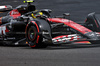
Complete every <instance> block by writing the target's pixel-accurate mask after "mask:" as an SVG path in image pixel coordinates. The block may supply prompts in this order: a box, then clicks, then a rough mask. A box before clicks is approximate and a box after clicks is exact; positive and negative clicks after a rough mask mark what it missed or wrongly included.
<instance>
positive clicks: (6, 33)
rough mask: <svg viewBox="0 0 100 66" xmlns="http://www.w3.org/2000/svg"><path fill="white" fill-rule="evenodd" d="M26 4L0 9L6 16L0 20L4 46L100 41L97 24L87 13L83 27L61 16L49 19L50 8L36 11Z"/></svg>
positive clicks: (43, 45) (99, 24)
mask: <svg viewBox="0 0 100 66" xmlns="http://www.w3.org/2000/svg"><path fill="white" fill-rule="evenodd" d="M24 2H26V3H28V5H20V6H18V7H16V8H15V9H12V6H10V5H6V6H0V12H5V11H9V13H8V14H7V15H6V16H4V17H1V18H0V41H1V42H4V44H7V45H18V44H20V43H22V42H24V41H25V43H26V44H28V45H29V46H30V47H47V46H48V45H51V44H53V45H60V44H69V43H72V42H79V41H89V42H91V43H93V44H96V43H99V42H100V22H99V20H98V19H97V18H96V16H95V14H94V13H90V14H89V15H88V17H87V19H86V21H85V23H83V24H78V23H75V22H74V21H72V20H70V19H66V17H68V16H70V14H69V13H64V14H63V16H56V17H51V16H50V12H51V10H50V9H42V10H36V8H35V6H34V5H31V4H30V3H31V2H33V0H30V1H24Z"/></svg>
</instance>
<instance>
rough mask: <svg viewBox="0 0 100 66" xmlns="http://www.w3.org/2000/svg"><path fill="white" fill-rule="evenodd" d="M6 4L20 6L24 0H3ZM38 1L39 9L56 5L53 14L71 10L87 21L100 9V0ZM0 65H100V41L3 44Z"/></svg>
mask: <svg viewBox="0 0 100 66" xmlns="http://www.w3.org/2000/svg"><path fill="white" fill-rule="evenodd" d="M5 4H11V5H12V6H13V7H16V6H17V5H19V4H23V3H22V0H0V5H5ZM34 4H35V5H36V6H37V9H44V8H49V9H52V10H53V12H52V15H53V16H56V15H58V16H59V15H62V14H63V13H65V12H69V13H71V19H72V20H73V21H76V22H78V21H81V22H84V20H85V19H86V16H87V14H88V13H90V12H96V13H97V14H99V13H100V7H99V6H100V0H36V2H35V3H34ZM3 15H4V14H3ZM0 16H2V15H0ZM0 66H100V45H99V44H95V45H91V44H88V45H87V44H80V45H78V44H73V45H70V44H69V45H62V46H49V47H47V48H45V49H31V48H30V47H28V46H0Z"/></svg>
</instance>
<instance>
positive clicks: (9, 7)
mask: <svg viewBox="0 0 100 66" xmlns="http://www.w3.org/2000/svg"><path fill="white" fill-rule="evenodd" d="M12 9H13V8H12V6H11V5H4V6H0V12H6V11H10V10H12Z"/></svg>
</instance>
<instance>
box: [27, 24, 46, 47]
mask: <svg viewBox="0 0 100 66" xmlns="http://www.w3.org/2000/svg"><path fill="white" fill-rule="evenodd" d="M42 40H43V39H42V37H41V36H40V35H38V31H37V28H36V27H35V26H31V27H29V29H28V32H27V41H28V45H29V46H30V47H31V48H46V47H47V45H44V44H43V43H42Z"/></svg>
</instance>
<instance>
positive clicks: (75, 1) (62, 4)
mask: <svg viewBox="0 0 100 66" xmlns="http://www.w3.org/2000/svg"><path fill="white" fill-rule="evenodd" d="M21 4H24V3H23V0H0V5H12V6H13V8H15V7H16V6H18V5H21ZM33 4H34V5H36V8H37V9H51V10H52V13H51V14H52V16H59V15H62V14H63V13H70V14H71V19H72V20H73V21H76V22H77V21H82V22H84V21H85V19H86V16H87V14H89V13H91V12H96V13H97V14H99V13H100V0H35V2H34V3H33ZM3 15H5V14H3ZM0 16H1V15H0Z"/></svg>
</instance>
